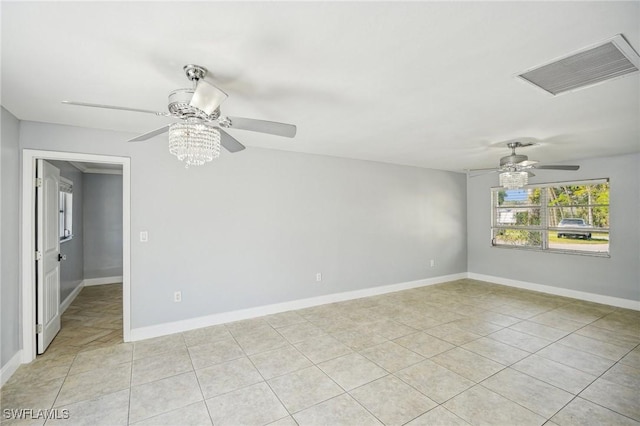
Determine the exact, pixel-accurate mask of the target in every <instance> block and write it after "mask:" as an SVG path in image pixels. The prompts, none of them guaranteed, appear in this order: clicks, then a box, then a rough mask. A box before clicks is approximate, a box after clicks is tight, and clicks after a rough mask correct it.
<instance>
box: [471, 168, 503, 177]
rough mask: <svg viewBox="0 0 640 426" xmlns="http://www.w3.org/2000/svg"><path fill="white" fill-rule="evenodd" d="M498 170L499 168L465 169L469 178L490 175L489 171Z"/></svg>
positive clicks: (495, 171) (496, 171) (494, 171)
mask: <svg viewBox="0 0 640 426" xmlns="http://www.w3.org/2000/svg"><path fill="white" fill-rule="evenodd" d="M499 171H500V170H499V169H471V170H467V172H469V178H470V179H473V178H477V177H478V176H485V175H490V174H491V173H498V172H499ZM474 172H481V173H474Z"/></svg>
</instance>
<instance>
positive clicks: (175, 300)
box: [173, 291, 182, 302]
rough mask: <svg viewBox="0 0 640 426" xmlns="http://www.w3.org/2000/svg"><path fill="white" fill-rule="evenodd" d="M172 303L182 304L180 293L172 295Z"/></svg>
mask: <svg viewBox="0 0 640 426" xmlns="http://www.w3.org/2000/svg"><path fill="white" fill-rule="evenodd" d="M173 301H174V302H182V292H181V291H176V292H174V293H173Z"/></svg>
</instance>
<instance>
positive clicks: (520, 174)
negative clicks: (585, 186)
mask: <svg viewBox="0 0 640 426" xmlns="http://www.w3.org/2000/svg"><path fill="white" fill-rule="evenodd" d="M532 145H534V144H533V143H523V142H509V143H507V147H508V148H509V149H511V154H510V155H507V156H505V157H502V158H501V159H500V166H499V167H492V168H486V169H470V170H469V172H479V171H488V173H500V185H501V186H503V187H505V188H507V189H517V188H522V187H523V186H525V185H526V184H527V183H528V181H529V177H532V176H535V174H534V173H533V172H532V171H531V170H534V169H537V170H567V171H573V170H578V169H579V168H580V166H572V165H560V164H558V165H554V164H540V162H539V161H535V160H529V157H527V156H526V155H522V154H516V149H517V148H525V147H528V146H532ZM480 175H482V173H481V174H477V175H473V176H471V177H477V176H480Z"/></svg>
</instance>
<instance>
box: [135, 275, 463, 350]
mask: <svg viewBox="0 0 640 426" xmlns="http://www.w3.org/2000/svg"><path fill="white" fill-rule="evenodd" d="M463 278H467V273H466V272H463V273H459V274H452V275H443V276H440V277H434V278H425V279H422V280H417V281H409V282H404V283H399V284H391V285H385V286H380V287H371V288H365V289H362V290H354V291H347V292H343V293H333V294H327V295H324V296H317V297H310V298H307V299H299V300H292V301H290V302H283V303H276V304H273V305H266V306H258V307H255V308H249V309H241V310H238V311H231V312H222V313H219V314H213V315H206V316H202V317H197V318H190V319H186V320H181V321H174V322H168V323H164V324H158V325H151V326H147V327H139V328H133V329H131V340H132V341H136V340H143V339H149V338H152V337H159V336H165V335H167V334H173V333H180V332H183V331H188V330H193V329H196V328H202V327H208V326H211V325H217V324H223V323H227V322H233V321H240V320H244V319H250V318H256V317H261V316H264V315H271V314H277V313H280V312H286V311H293V310H296V309H304V308H310V307H312V306H318V305H324V304H327V303H334V302H343V301H346V300H352V299H360V298H362V297H369V296H376V295H379V294H386V293H393V292H396V291H401V290H407V289H410V288H416V287H424V286H429V285H434V284H441V283H445V282H448V281H454V280H459V279H463Z"/></svg>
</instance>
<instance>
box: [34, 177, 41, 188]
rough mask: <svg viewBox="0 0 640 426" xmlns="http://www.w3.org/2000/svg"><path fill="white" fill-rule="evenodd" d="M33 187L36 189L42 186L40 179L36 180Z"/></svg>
mask: <svg viewBox="0 0 640 426" xmlns="http://www.w3.org/2000/svg"><path fill="white" fill-rule="evenodd" d="M34 185H35V187H36V188H40V187H41V186H42V178H36V179H35V181H34Z"/></svg>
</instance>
